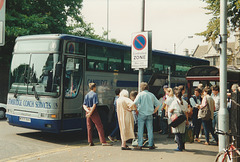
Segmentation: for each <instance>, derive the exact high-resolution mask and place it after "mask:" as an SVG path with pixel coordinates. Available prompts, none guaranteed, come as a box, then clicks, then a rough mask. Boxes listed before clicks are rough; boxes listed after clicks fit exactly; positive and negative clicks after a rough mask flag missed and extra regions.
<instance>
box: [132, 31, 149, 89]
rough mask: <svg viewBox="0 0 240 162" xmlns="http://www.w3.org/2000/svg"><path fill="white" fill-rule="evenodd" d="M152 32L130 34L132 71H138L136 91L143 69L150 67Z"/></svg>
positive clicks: (141, 79)
mask: <svg viewBox="0 0 240 162" xmlns="http://www.w3.org/2000/svg"><path fill="white" fill-rule="evenodd" d="M151 42H152V32H140V33H134V34H132V58H131V67H132V69H137V70H139V79H138V85H139V86H138V91H139V92H140V83H141V82H142V81H143V69H146V68H150V67H151V54H152V52H151V51H152V43H151Z"/></svg>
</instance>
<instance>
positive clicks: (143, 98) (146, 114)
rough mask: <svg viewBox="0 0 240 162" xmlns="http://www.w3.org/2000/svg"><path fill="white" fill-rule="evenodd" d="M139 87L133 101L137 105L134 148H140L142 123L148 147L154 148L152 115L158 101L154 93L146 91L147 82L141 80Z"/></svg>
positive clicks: (158, 104) (155, 110) (157, 105)
mask: <svg viewBox="0 0 240 162" xmlns="http://www.w3.org/2000/svg"><path fill="white" fill-rule="evenodd" d="M140 89H141V92H140V93H139V94H138V95H137V97H136V99H135V100H134V103H133V106H135V107H137V106H138V107H137V110H138V147H137V148H136V149H139V150H142V146H143V131H144V124H146V127H147V132H148V141H149V149H155V146H154V143H153V116H152V115H153V114H154V113H156V112H157V110H158V108H159V106H160V103H159V101H158V99H157V98H156V97H155V96H154V94H152V93H151V92H149V91H148V89H149V87H148V84H147V83H145V82H142V83H141V84H140ZM136 105H137V106H136ZM154 107H155V108H154Z"/></svg>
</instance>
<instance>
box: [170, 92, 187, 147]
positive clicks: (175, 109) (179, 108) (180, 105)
mask: <svg viewBox="0 0 240 162" xmlns="http://www.w3.org/2000/svg"><path fill="white" fill-rule="evenodd" d="M175 96H176V98H175V99H174V101H173V102H172V104H171V105H170V107H169V110H168V111H169V113H170V114H169V117H170V116H171V115H173V114H177V115H178V116H179V115H181V114H184V113H185V114H186V116H187V111H188V103H187V102H186V101H185V100H183V99H182V91H181V90H179V89H177V90H176V92H175ZM187 120H188V117H187ZM185 127H186V121H184V122H183V123H181V124H180V125H178V126H177V127H175V128H172V132H173V133H174V134H175V139H176V142H177V144H178V147H177V149H175V151H183V149H185V146H184V145H185V143H184V142H183V135H184V133H185Z"/></svg>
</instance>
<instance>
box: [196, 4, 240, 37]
mask: <svg viewBox="0 0 240 162" xmlns="http://www.w3.org/2000/svg"><path fill="white" fill-rule="evenodd" d="M203 1H204V2H206V3H207V7H205V8H204V9H206V10H207V12H206V14H209V15H212V16H213V17H212V18H211V19H210V21H209V23H208V25H207V29H206V30H205V31H203V32H201V33H197V34H196V35H199V36H204V37H205V41H210V40H213V41H215V39H216V38H217V37H218V35H219V34H220V0H203ZM239 9H240V0H228V6H227V17H228V21H227V24H228V30H229V31H228V33H230V31H234V30H235V29H237V28H238V27H239V24H240V13H239Z"/></svg>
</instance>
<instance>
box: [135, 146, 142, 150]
mask: <svg viewBox="0 0 240 162" xmlns="http://www.w3.org/2000/svg"><path fill="white" fill-rule="evenodd" d="M134 150H142V146H137V147H134Z"/></svg>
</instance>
